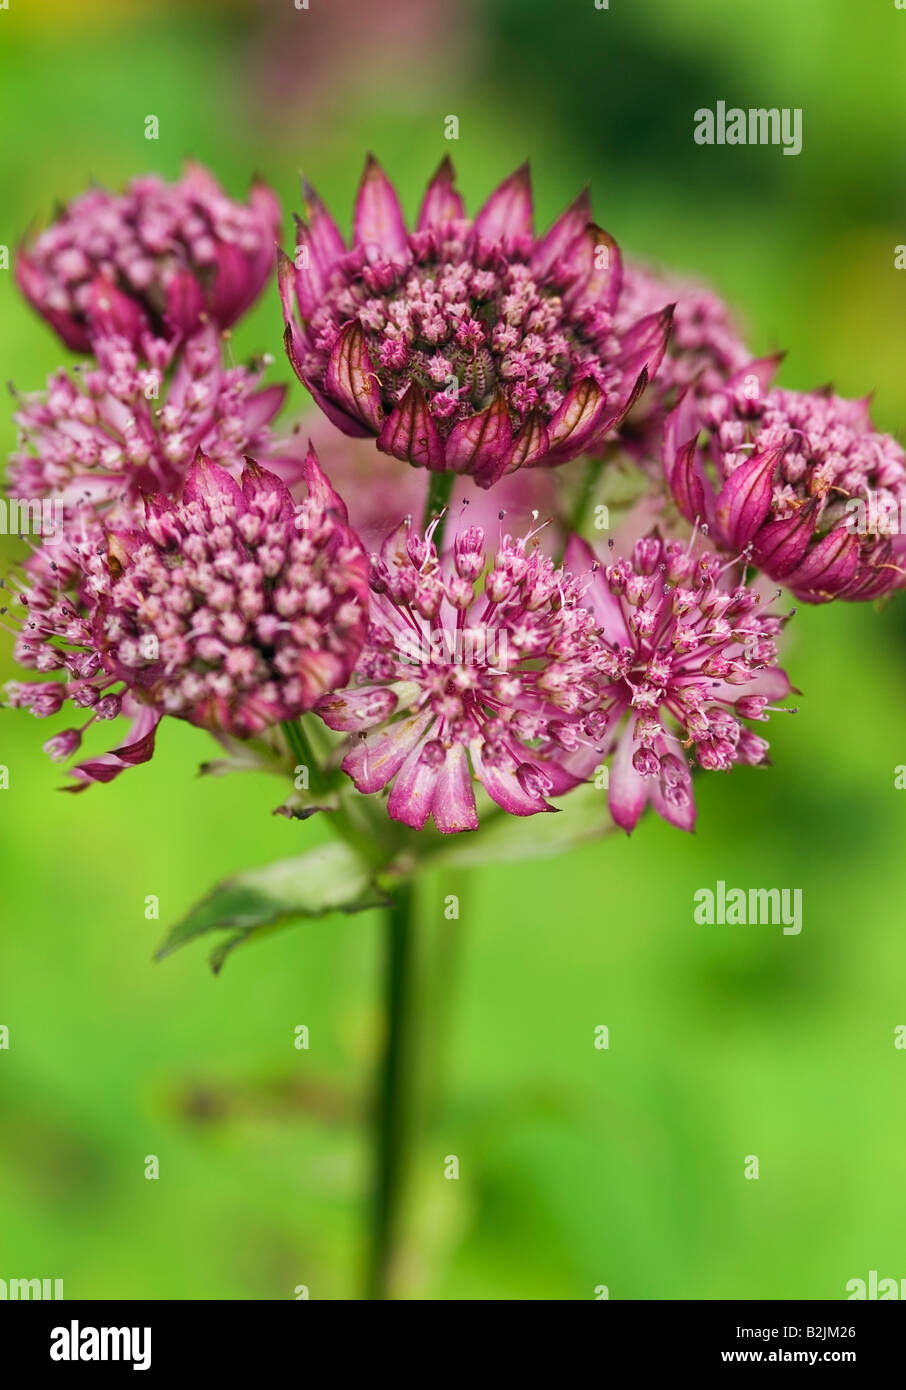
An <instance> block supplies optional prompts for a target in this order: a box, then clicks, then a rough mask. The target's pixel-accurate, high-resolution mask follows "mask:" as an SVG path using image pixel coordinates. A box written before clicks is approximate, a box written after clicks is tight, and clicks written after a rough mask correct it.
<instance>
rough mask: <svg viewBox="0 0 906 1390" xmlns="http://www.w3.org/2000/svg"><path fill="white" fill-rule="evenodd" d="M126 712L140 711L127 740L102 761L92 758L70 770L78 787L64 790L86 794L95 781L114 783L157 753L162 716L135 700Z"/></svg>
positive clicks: (102, 758) (106, 754)
mask: <svg viewBox="0 0 906 1390" xmlns="http://www.w3.org/2000/svg"><path fill="white" fill-rule="evenodd" d="M129 706H131V709H130V708H129ZM124 709H125V710H126V712H127V713H131V712H135V711H137V713H136V716H135V719H134V722H133V724H132V727H131V729H130V730H129V735H128V737H127V739H126V741H125V742H124V743H121V744H120V746H119V747H118V748H114V749H112V751H111V752H109V753H104V754H102V756H101V757H100V758H91V759H89V760H87V761H86V762H83V763H77V764H76V765H75V767H73V768H70V770H69V775H70V776H71V777H75V778H76V785H75V786H71V787H61V789H60V790H61V791H66V792H83V791H86V790H87V789H88V787H90V786H91V784H92V782H104V783H106V782H112V781H113V780H114V778H116V777H119V775H120V773H121V772H125V771H126V769H127V768H130V767H138V766H139V765H140V764H141V763H146V762H148V761H149V760H150V758H151V757H152V756H153V754H154V741H155V739H156V737H157V726H158V724H159V723H160V721H161V715H160V714H158V713H157V711H156V710H152V709H149V708H147V707H146V706H143V705H138V704H137V703H136V702H135V701H134V700H130V701H128V702H127V704H126V705H124Z"/></svg>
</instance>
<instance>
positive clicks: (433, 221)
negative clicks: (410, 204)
mask: <svg viewBox="0 0 906 1390" xmlns="http://www.w3.org/2000/svg"><path fill="white" fill-rule="evenodd" d="M455 181H456V174H455V172H454V169H453V163H452V160H451V159H450V156H449V155H445V157H444V158H443V160H442V161H441V164H440V168H439V169H438V171H437V173H436V174H435V175H434V178H433V179H432V180H431V182H430V183H429V184H428V190H427V192H426V193H425V198H424V202H423V203H422V206H421V212H420V213H419V215H418V230H419V231H420V232H424V231H427V230H428V228H429V227H443V226H445V225H446V223H448V222H458V221H460V220H461V219H462V218H464V217H465V215H466V214H465V208H464V206H463V201H462V198H461V197H460V195H459V193H457V191H456V188H455V187H454V184H455Z"/></svg>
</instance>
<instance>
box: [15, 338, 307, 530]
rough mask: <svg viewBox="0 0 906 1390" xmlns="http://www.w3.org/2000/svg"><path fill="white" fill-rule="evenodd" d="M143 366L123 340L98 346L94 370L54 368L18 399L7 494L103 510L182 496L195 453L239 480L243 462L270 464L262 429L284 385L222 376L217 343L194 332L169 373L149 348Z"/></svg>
mask: <svg viewBox="0 0 906 1390" xmlns="http://www.w3.org/2000/svg"><path fill="white" fill-rule="evenodd" d="M146 348H147V349H148V350H149V359H150V364H148V363H146V362H143V361H142V360H141V359H140V358H139V356H138V354H137V352H136V350H135V349H134V348H133V347H132V346H131V345H130V344H129V342H128V341H127V340H126V339H124V338H99V339H97V340H96V342H95V352H96V355H97V361H96V363H91V364H86V365H84V366H81V367H78V368H75V369H74V370H73V371H71V372H67V371H65V370H64V369H63V368H60V369H59V371H57V372H55V373H54V374H53V376H52V377H50V379H49V381H48V383H47V389H46V391H42V392H34V393H32V394H29V395H27V396H20V397H18V401H17V403H18V409H17V411H16V414H15V416H14V419H15V422H16V425H17V427H18V431H19V442H18V447H17V449H16V450H15V452H14V453H12V454H11V455H10V472H9V489H10V491H11V492H12V493H13V495H16V496H20V497H29V498H32V497H34V498H37V497H45V496H51V495H52V496H53V497H55V498H57V499H59V501H60V502H61V503H62V505H63V506H64V507H66V508H78V507H83V506H92V507H97V508H103V509H106V508H108V507H109V506H110V505H111V504H112V503H115V502H117V501H119V500H121V499H123V500H126V501H128V502H134V501H135V500H136V499H137V498H138V497H139V496H140V495H141V494H143V493H151V492H162V493H168V494H171V495H176V494H178V493H179V491H180V490H181V488H182V486H183V484H184V482H185V479H186V474H187V472H188V470H189V467H190V465H191V463H192V461H193V459H194V458H195V454H196V452H197V451H198V449H201V450H202V451H203V452H204V453H205V454H206V455H207V456H208V458H210V459H211V460H212V461H213V462H214V463H217V464H219V465H220V466H221V467H223V468H226V469H228V470H229V471H230V472H231V473H234V474H236V475H238V474H239V473H240V472H241V471H242V467H243V459H244V458H245V456H246V455H247V454H252V455H253V456H255V457H256V458H260V459H262V461H263V462H265V463H268V462H269V461H270V460H269V454H270V452H271V443H270V431H269V429H268V423H269V421H270V420H271V419H272V417H273V416H274V415H275V414H276V412H277V411H278V410H279V408H280V406H281V404H282V402H283V397H284V393H285V387H283V386H270V387H267V388H265V389H263V390H261V389H259V386H260V382H261V377H262V374H263V372H262V369H261V368H260V367H256V368H254V369H252V370H249V369H248V368H246V367H225V366H224V364H223V357H222V353H221V346H220V342H219V340H218V335H217V333H216V331H215V330H214V329H213V328H206V329H202V330H201V331H200V332H199V333H197V334H196V335H195V336H194V337H192V338H190V339H189V340H188V342H187V343H186V344H185V347H184V350H183V351H182V352H181V353H180V355H179V356H178V358H177V361H176V366H175V368H174V370H173V371H172V373H168V371H167V370H166V369H167V367H168V364H169V362H170V360H171V357H172V349H171V348H170V347H169V346H168V344H167V343H165V342H164V341H162V340H155V341H153V342H150V343H147V344H146Z"/></svg>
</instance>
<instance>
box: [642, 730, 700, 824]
mask: <svg viewBox="0 0 906 1390" xmlns="http://www.w3.org/2000/svg"><path fill="white" fill-rule="evenodd" d="M654 747H655V752H656V753H657V754H658V756H659V757H663V756H664V754H665V753H667V752H669V746H668V744H667V741H666V740H665V739H657V740H656V741H655V745H654ZM674 756H676V755H674ZM682 767H683V777H682V781H681V783H680V790H681V791H682V792H683V793H685V795H684V796H683V797H682V799H680V798H674V799H668V798H667V796H666V795H665V794H664V791H663V789H662V787H661V782H660V778H659V777H652V778H650V779H649V781H650V783H651V786H650V792H651V804H652V806H653V807H654V809H655V811H657V813H658V815H659V816H660V817H661V819H662V820H665V821H667V822H668V824H669V825H675V826H676V828H677V830H687V831H688V832H689V833H690V834H691V833H692V831H693V830H694V829H695V816H696V806H695V796H694V794H693V791H692V774H691V773H690V771H689V768H688V766H687V764H686V762H685V759H683V760H682Z"/></svg>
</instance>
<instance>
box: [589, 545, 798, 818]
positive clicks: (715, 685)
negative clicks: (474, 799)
mask: <svg viewBox="0 0 906 1390" xmlns="http://www.w3.org/2000/svg"><path fill="white" fill-rule="evenodd" d="M566 562H567V564H568V565H569V566H570V567H571V568H573V569H578V570H582V569H587V568H589V567H591V568H593V569H594V582H593V583H592V585H591V587H590V588H589V590H588V595H587V599H586V602H588V603H589V605H590V606H591V609H592V611H593V613H594V615H595V618H596V620H597V622H598V623H599V624H600V634H601V646H600V653H599V661H598V668H599V671H600V687H599V695H598V710H599V713H600V716H601V719H602V721H603V722H602V726H601V727H600V729H599V731H598V734H599V746H600V747H604V748H609V749H612V750H613V763H612V767H611V769H610V773H609V780H608V791H609V801H610V810H611V814H612V816H613V818H614V820H615V821H616V823H617V824H618V825H620V826H622V828H623V829H624V830H627V831H630V830H632V829H633V828H634V826H635V825H636V823H637V822H638V819H639V817H640V816H641V814H642V811H643V810H644V808H645V805H646V804H647V803H648V802H649V801H650V802H651V803H652V805H653V806H654V808H655V810H656V811H657V812H658V814H659V815H661V816H663V818H664V819H665V820H668V821H670V823H671V824H673V825H676V826H678V827H679V828H680V829H683V830H691V829H692V828H693V826H694V824H695V802H694V800H693V796H692V778H691V775H690V772H689V767H688V765H687V760H686V758H687V755H686V750H687V749H692V750H693V751H694V754H695V760H696V762H697V763H698V765H699V766H700V767H702V768H707V769H717V770H719V771H729V769H730V768H731V767H732V766H733V765H734V763H750V764H754V763H760V762H763V761H764V759H765V755H766V753H767V749H768V745H767V743H766V742H765V740H764V739H762V738H760V737H759V736H758V735H756V734H755V733H753V732H752V731H751V730H750V729H749V728H748V727H747V721H750V720H764V719H767V717H768V716H767V710H768V707H769V701H771V700H775V699H779V698H782V697H783V696H785V695H786V694H787V693H788V692H789V690H790V685H789V681H788V680H787V677H786V674H785V672H783V671H782V670H780V669H779V668H778V667H777V647H776V643H775V637H776V636H777V634H778V632H779V631H780V629H781V627H782V626H783V623H784V621H785V619H784V618H783V617H779V616H775V615H773V614H771V613H770V612H769V611H767V610H766V609H763V608H762V600H761V597H760V595H759V594H758V593H757V592H756V591H755V590H754V589H752V588H748V587H746V586H745V585H744V584H742V583H739V582H736V581H735V580H734V578H733V577H732V571H733V570H734V569H735V566H734V565H732V564H731V565H726V564H724V563H723V562H722V561H720V560H719V559H718V558H717V556H715V555H714V554H711V553H709V552H707V551H704V552H697V551H696V550H695V549H694V548H693V547H691V546H686V545H683V544H681V543H680V542H676V541H671V542H664V541H662V540H660V539H659V538H658V537H656V536H648V537H645V538H644V539H642V540H639V541H638V542H637V543H636V545H635V548H634V551H633V554H632V558H631V559H617V560H614V561H613V562H612V563H610V564H607V565H597V563H596V561H595V557H594V555H593V553H592V551H591V550H590V549H589V548H588V546H587V545H586V544H585V542H584V541H581V540H579V539H578V538H576V537H573V538H572V539H571V541H570V543H569V545H568V547H567V553H566ZM581 757H582V760H583V761H584V771H585V772H586V773H587V772H588V771H590V768H591V765H592V760H591V757H590V756H589V754H588V752H587V751H584V752H583V753H582V755H581ZM577 770H578V769H577Z"/></svg>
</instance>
